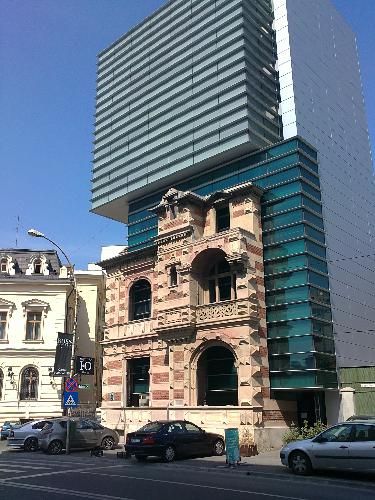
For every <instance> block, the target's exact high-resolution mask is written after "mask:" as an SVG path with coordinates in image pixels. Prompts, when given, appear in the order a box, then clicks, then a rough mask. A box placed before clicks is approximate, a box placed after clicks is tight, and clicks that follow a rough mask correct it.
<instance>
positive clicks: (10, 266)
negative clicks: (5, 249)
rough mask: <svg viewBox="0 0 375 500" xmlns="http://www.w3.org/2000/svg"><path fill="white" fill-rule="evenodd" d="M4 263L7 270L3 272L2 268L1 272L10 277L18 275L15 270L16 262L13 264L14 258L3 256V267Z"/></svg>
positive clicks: (0, 257) (0, 261)
mask: <svg viewBox="0 0 375 500" xmlns="http://www.w3.org/2000/svg"><path fill="white" fill-rule="evenodd" d="M4 261H5V264H6V270H5V271H2V270H1V267H0V272H1V273H3V274H9V275H10V276H14V275H15V274H16V270H15V262H13V257H12V256H11V255H1V256H0V266H2V264H3V263H4Z"/></svg>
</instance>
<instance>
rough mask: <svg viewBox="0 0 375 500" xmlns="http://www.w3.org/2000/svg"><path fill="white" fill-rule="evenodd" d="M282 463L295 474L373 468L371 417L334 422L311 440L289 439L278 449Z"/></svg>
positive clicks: (374, 422)
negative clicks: (290, 440)
mask: <svg viewBox="0 0 375 500" xmlns="http://www.w3.org/2000/svg"><path fill="white" fill-rule="evenodd" d="M280 459H281V462H282V464H283V465H286V466H288V467H289V468H290V469H291V470H292V471H293V472H294V473H295V474H299V475H307V474H309V473H311V471H312V470H314V469H340V470H344V469H345V470H346V469H349V470H354V471H360V472H365V471H374V470H375V419H374V420H372V421H371V420H363V421H360V420H355V421H351V422H344V423H341V424H337V425H334V426H333V427H330V428H329V429H327V430H325V431H323V432H321V433H320V434H318V435H317V436H315V437H314V438H312V439H304V440H301V441H293V442H292V443H288V444H286V445H285V446H283V448H282V449H281V451H280Z"/></svg>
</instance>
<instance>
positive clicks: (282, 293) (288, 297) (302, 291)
mask: <svg viewBox="0 0 375 500" xmlns="http://www.w3.org/2000/svg"><path fill="white" fill-rule="evenodd" d="M308 299H309V287H308V286H300V287H295V288H287V289H286V290H278V291H276V292H267V295H266V304H267V306H277V305H279V304H286V303H287V302H298V301H301V300H308Z"/></svg>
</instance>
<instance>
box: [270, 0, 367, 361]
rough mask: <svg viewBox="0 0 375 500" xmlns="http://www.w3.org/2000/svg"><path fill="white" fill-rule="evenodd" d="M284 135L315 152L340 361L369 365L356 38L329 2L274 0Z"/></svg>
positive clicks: (362, 121) (363, 126) (363, 122)
mask: <svg viewBox="0 0 375 500" xmlns="http://www.w3.org/2000/svg"><path fill="white" fill-rule="evenodd" d="M274 15H275V23H274V27H275V30H276V39H277V50H278V70H279V79H280V93H281V105H280V109H281V115H282V121H283V133H284V138H286V139H287V138H289V137H293V136H295V135H296V134H299V135H301V136H303V137H304V138H305V139H307V140H308V141H309V142H310V143H311V144H313V145H314V146H315V147H316V148H317V150H318V152H319V173H320V183H321V191H322V210H323V218H324V227H325V235H326V244H327V260H328V271H329V276H330V289H331V304H332V314H333V322H334V332H335V344H336V352H337V360H338V365H339V366H346V367H348V366H366V365H374V360H375V336H374V332H375V293H374V284H375V266H374V253H375V239H374V236H375V188H374V175H373V166H372V159H371V151H370V145H369V136H368V130H367V119H366V113H365V106H364V100H363V93H362V85H361V76H360V70H359V64H358V54H357V46H356V39H355V35H354V34H353V32H352V31H351V29H350V27H349V26H348V25H347V24H346V22H345V21H344V19H343V18H342V17H341V15H340V14H339V13H338V12H337V11H336V9H335V8H334V7H333V5H332V4H331V2H330V1H328V0H314V1H313V2H312V1H310V0H274Z"/></svg>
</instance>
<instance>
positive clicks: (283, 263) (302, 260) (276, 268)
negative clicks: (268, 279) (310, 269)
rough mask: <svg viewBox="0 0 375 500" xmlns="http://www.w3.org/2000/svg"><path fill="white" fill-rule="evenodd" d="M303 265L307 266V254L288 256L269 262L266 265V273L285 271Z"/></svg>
mask: <svg viewBox="0 0 375 500" xmlns="http://www.w3.org/2000/svg"><path fill="white" fill-rule="evenodd" d="M301 267H307V256H306V255H296V256H294V257H287V258H285V259H280V260H276V261H273V262H267V263H266V264H265V267H264V273H265V274H266V275H267V274H276V273H283V272H285V271H291V270H293V269H298V268H301Z"/></svg>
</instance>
